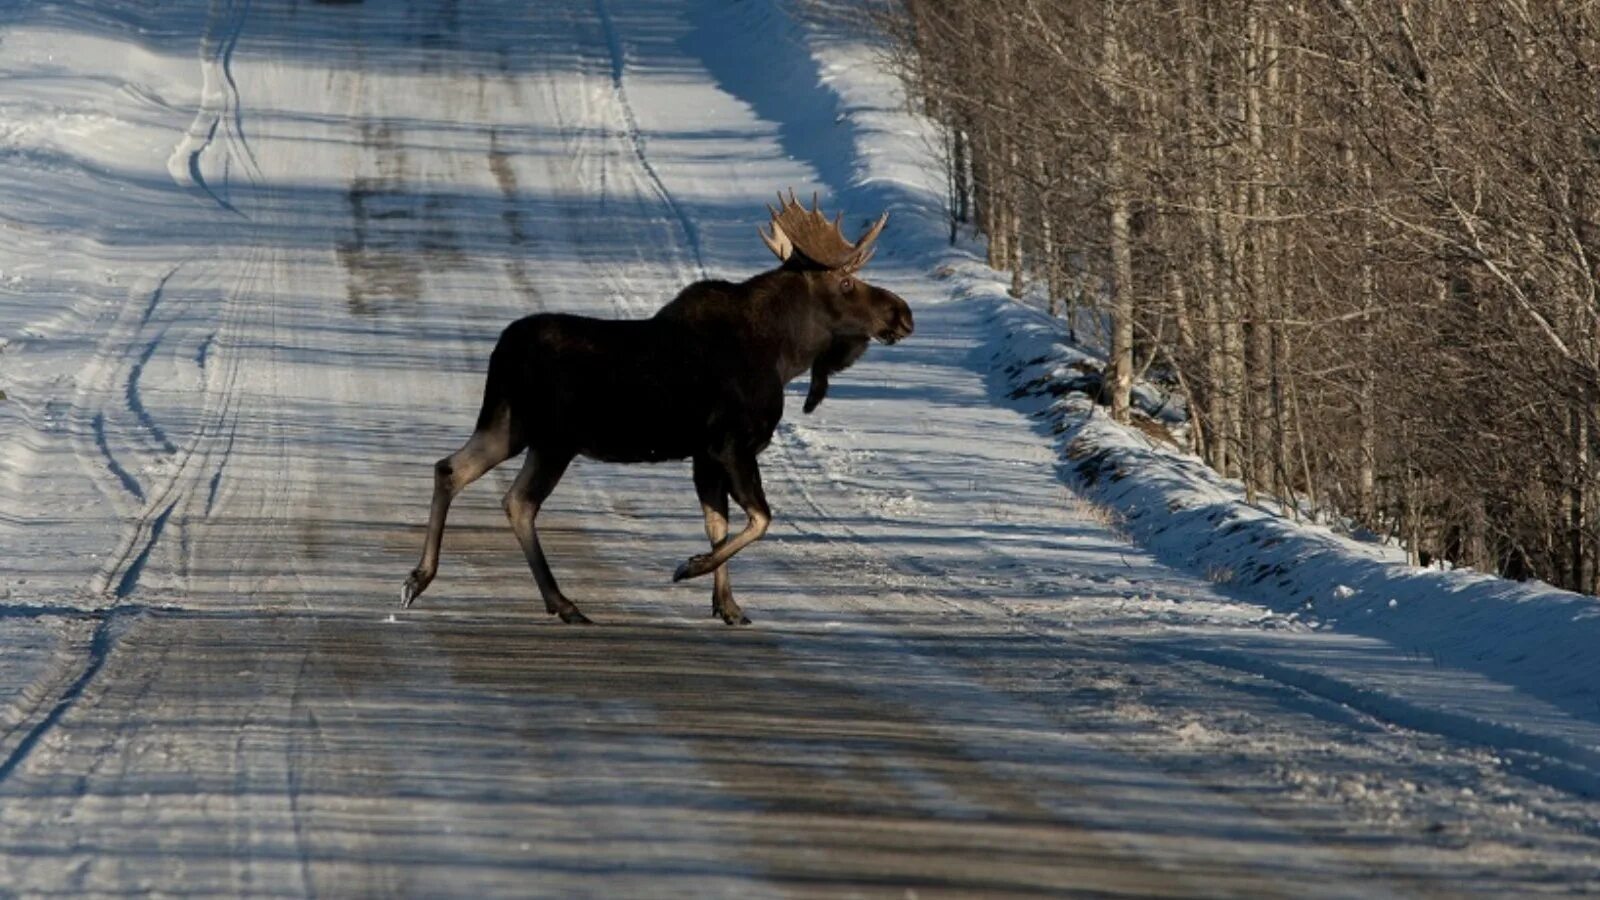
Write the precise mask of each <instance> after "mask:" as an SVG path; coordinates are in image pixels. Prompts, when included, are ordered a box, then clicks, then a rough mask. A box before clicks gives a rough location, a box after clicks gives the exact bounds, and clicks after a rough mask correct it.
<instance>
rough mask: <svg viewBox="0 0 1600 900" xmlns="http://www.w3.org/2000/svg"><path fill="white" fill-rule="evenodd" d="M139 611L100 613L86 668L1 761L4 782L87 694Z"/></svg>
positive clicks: (123, 609)
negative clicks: (123, 630)
mask: <svg viewBox="0 0 1600 900" xmlns="http://www.w3.org/2000/svg"><path fill="white" fill-rule="evenodd" d="M138 611H139V610H134V609H132V608H129V607H113V608H111V609H109V610H105V611H104V612H102V613H101V614H100V621H99V623H98V624H96V625H95V629H94V633H93V634H91V635H90V637H89V650H88V659H87V661H86V662H85V663H84V666H83V670H82V671H81V672H79V673H78V677H77V678H74V679H73V680H72V682H71V683H70V684H68V685H67V687H66V689H65V690H63V691H62V692H61V695H60V696H59V697H57V698H56V701H55V702H54V703H53V704H51V705H50V709H49V711H47V712H46V713H45V714H44V716H43V717H42V718H40V719H39V721H37V722H35V723H34V724H33V727H32V728H29V729H28V731H27V733H25V734H24V735H23V736H22V740H20V741H18V742H17V745H16V746H15V747H12V748H11V752H10V753H8V754H6V757H5V760H4V761H3V762H0V785H3V784H5V783H6V782H7V781H8V780H9V779H10V778H11V775H12V774H13V773H14V772H16V770H17V769H18V768H19V767H20V766H21V765H22V764H23V763H25V762H27V760H28V757H29V756H30V755H31V754H32V753H33V751H34V748H36V747H38V746H39V742H40V741H42V740H44V736H45V735H46V734H48V733H49V732H50V731H51V729H53V728H55V726H56V724H57V723H58V722H60V721H61V718H62V717H63V716H65V715H66V714H67V712H68V711H69V710H71V709H72V707H73V706H74V705H75V704H76V703H77V702H78V698H80V697H82V696H83V693H84V691H85V690H86V689H87V688H88V687H89V684H90V682H92V681H94V679H95V676H96V675H99V674H100V670H101V668H103V667H104V666H105V663H106V658H107V657H108V656H110V655H111V648H112V646H113V645H114V644H115V643H116V639H117V637H118V636H119V635H120V633H121V628H120V627H119V626H120V624H121V620H122V619H125V618H127V617H128V616H129V615H130V614H132V613H134V612H138Z"/></svg>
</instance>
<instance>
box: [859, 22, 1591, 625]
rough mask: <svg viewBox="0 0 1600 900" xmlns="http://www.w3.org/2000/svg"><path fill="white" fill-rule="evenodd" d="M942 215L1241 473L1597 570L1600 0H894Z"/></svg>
mask: <svg viewBox="0 0 1600 900" xmlns="http://www.w3.org/2000/svg"><path fill="white" fill-rule="evenodd" d="M884 15H885V23H886V26H887V29H888V31H889V32H890V34H891V36H892V40H891V45H892V53H893V55H894V62H895V64H896V66H897V69H898V71H899V72H900V73H901V75H902V77H903V78H904V80H905V82H906V84H907V86H908V90H909V94H910V97H911V98H912V101H913V102H914V103H915V104H916V105H917V107H918V109H920V110H921V111H923V112H925V113H926V114H928V115H929V116H931V117H932V118H933V119H934V120H935V121H936V122H937V123H938V124H939V126H940V129H939V130H940V133H941V135H942V144H943V146H942V148H941V149H942V158H943V163H944V166H945V169H946V175H947V182H948V187H949V211H950V227H951V237H952V240H955V239H956V238H957V237H958V236H959V235H962V234H966V233H971V232H972V231H975V232H976V233H977V234H978V235H980V236H981V237H982V238H983V239H984V241H985V243H986V246H987V253H988V259H989V263H990V264H991V265H992V266H994V267H996V268H998V269H1002V270H1006V271H1009V272H1010V275H1011V284H1012V291H1013V293H1014V294H1015V295H1016V296H1018V297H1024V296H1026V297H1031V298H1034V299H1036V300H1037V301H1038V302H1040V303H1041V305H1044V306H1046V307H1047V308H1048V309H1049V311H1050V312H1051V313H1052V314H1055V315H1060V316H1063V317H1065V318H1066V319H1067V321H1068V322H1070V323H1074V324H1076V325H1078V327H1079V328H1081V329H1089V330H1092V331H1093V332H1094V333H1093V334H1084V335H1081V337H1083V338H1084V339H1086V340H1088V341H1089V342H1091V343H1100V344H1101V345H1102V346H1103V347H1104V348H1105V349H1106V351H1107V358H1108V360H1109V362H1108V365H1107V371H1106V373H1105V377H1104V381H1103V383H1104V389H1103V394H1104V396H1103V398H1102V399H1103V402H1105V403H1106V404H1107V405H1109V407H1110V410H1111V412H1112V414H1113V415H1114V416H1116V417H1117V418H1119V419H1122V420H1127V418H1128V417H1129V415H1130V411H1129V402H1128V396H1129V386H1130V384H1131V383H1132V382H1133V380H1134V379H1135V378H1139V377H1145V378H1155V379H1159V380H1163V381H1165V382H1167V383H1169V384H1170V385H1171V386H1173V387H1174V388H1175V389H1176V390H1177V391H1179V392H1180V393H1181V395H1182V396H1183V397H1185V398H1186V399H1187V401H1188V403H1189V407H1190V410H1191V427H1190V429H1189V430H1188V433H1187V435H1186V437H1185V438H1184V439H1185V440H1186V441H1187V442H1188V444H1189V449H1192V450H1193V451H1194V452H1196V453H1197V454H1199V455H1200V456H1201V457H1202V458H1203V459H1204V460H1205V461H1206V462H1207V463H1208V464H1209V465H1211V466H1212V467H1214V468H1216V469H1217V470H1219V471H1221V472H1222V473H1224V474H1227V475H1229V476H1233V477H1237V478H1239V479H1242V480H1243V482H1244V483H1245V485H1246V486H1247V488H1248V490H1249V491H1251V492H1252V494H1253V495H1254V496H1256V497H1259V498H1261V500H1262V502H1267V503H1273V504H1279V505H1281V508H1282V509H1283V510H1285V512H1286V513H1288V514H1292V515H1296V516H1299V515H1311V516H1314V517H1317V518H1322V519H1324V520H1329V521H1340V522H1344V523H1348V524H1352V525H1355V526H1357V527H1359V528H1364V529H1369V530H1371V531H1372V532H1375V533H1377V534H1379V535H1382V536H1385V537H1388V538H1391V539H1394V540H1398V541H1400V542H1401V543H1403V544H1404V546H1405V547H1406V548H1407V550H1408V552H1409V553H1410V554H1411V556H1412V558H1413V560H1414V561H1416V562H1418V563H1422V564H1428V563H1433V562H1436V561H1440V560H1444V561H1448V562H1449V563H1451V564H1454V565H1460V566H1467V567H1471V568H1475V569H1478V570H1481V571H1487V572H1495V573H1499V574H1502V575H1505V576H1508V577H1513V578H1538V579H1542V580H1544V581H1547V582H1550V583H1552V584H1555V585H1558V586H1561V587H1565V588H1569V589H1572V590H1577V591H1582V592H1586V593H1595V592H1596V589H1597V587H1600V565H1597V562H1600V465H1597V460H1596V454H1597V451H1600V434H1597V430H1600V422H1597V421H1596V406H1597V399H1600V398H1597V389H1600V384H1597V380H1600V315H1597V313H1600V308H1597V297H1596V288H1597V274H1600V273H1597V270H1596V254H1597V253H1600V232H1597V224H1596V215H1597V209H1600V196H1597V194H1600V179H1597V175H1600V122H1597V116H1600V102H1597V100H1600V5H1596V4H1590V3H1560V2H1516V0H1487V2H1473V3H1464V4H1463V3H1456V2H1445V0H1323V2H1314V0H1313V2H1299V3H1266V2H1257V0H1161V2H1146V0H1133V2H1124V0H981V2H979V0H903V2H901V3H899V4H898V5H896V6H894V7H893V9H892V11H890V12H887V13H885V14H884Z"/></svg>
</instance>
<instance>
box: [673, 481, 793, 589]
mask: <svg viewBox="0 0 1600 900" xmlns="http://www.w3.org/2000/svg"><path fill="white" fill-rule="evenodd" d="M722 468H723V471H724V472H725V473H726V475H727V478H728V490H729V492H730V493H732V494H733V499H734V500H735V501H737V502H738V504H739V506H741V507H743V509H744V514H745V516H746V517H747V518H748V520H749V521H747V522H746V523H745V526H744V530H743V531H741V532H739V533H738V534H736V535H734V536H733V537H731V538H728V539H727V540H725V541H723V542H722V543H721V544H720V545H719V546H718V547H716V548H715V549H714V550H712V551H711V552H710V553H703V554H701V555H699V556H691V557H689V558H688V559H687V560H685V561H684V563H683V565H681V566H679V567H678V571H676V572H674V573H673V574H672V580H673V581H682V580H683V579H685V578H698V577H700V576H701V575H704V574H706V573H707V572H713V571H715V570H716V569H717V568H719V567H720V566H722V565H723V564H724V563H726V562H727V561H728V560H729V559H730V558H732V557H733V555H734V554H735V553H738V552H739V551H740V550H743V549H744V548H745V547H747V546H749V545H750V543H751V542H753V541H755V540H757V539H759V538H760V537H761V536H762V535H764V534H766V533H767V526H768V525H771V524H772V510H771V509H770V508H769V507H768V506H767V495H766V492H765V491H763V490H762V489H761V471H760V469H758V468H757V466H756V457H755V454H754V453H750V452H747V451H741V452H737V453H732V454H729V455H728V456H727V457H726V458H725V459H724V460H723V465H722Z"/></svg>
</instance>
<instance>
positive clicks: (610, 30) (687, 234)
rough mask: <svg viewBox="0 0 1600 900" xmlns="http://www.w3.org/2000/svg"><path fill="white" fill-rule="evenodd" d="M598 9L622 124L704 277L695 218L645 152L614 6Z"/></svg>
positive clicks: (600, 0)
mask: <svg viewBox="0 0 1600 900" xmlns="http://www.w3.org/2000/svg"><path fill="white" fill-rule="evenodd" d="M594 8H595V12H596V13H597V14H598V15H599V17H600V27H601V29H602V30H603V31H604V32H605V37H606V48H607V50H608V51H609V52H610V54H611V92H612V94H613V95H615V96H616V99H617V104H618V105H619V106H620V107H621V109H622V117H623V124H624V126H625V128H626V131H627V136H628V142H629V143H630V144H631V145H632V146H633V155H634V156H635V157H636V158H637V159H638V160H639V166H640V168H642V169H643V170H644V173H645V177H646V178H648V179H649V181H650V185H651V188H652V189H653V190H654V191H655V194H656V197H657V199H659V200H660V201H661V203H662V205H663V206H665V207H666V208H667V209H668V211H670V212H671V213H672V216H673V218H675V219H677V220H678V227H679V228H680V229H682V231H683V236H684V240H686V241H687V242H688V246H689V252H691V253H693V254H694V264H695V269H696V271H697V272H698V273H699V274H698V278H699V279H701V280H704V279H706V278H709V277H710V275H709V274H708V272H707V270H706V260H705V254H704V253H703V252H702V250H701V246H700V229H699V228H698V227H696V225H695V223H694V220H693V219H691V218H690V217H689V214H688V212H686V211H685V210H684V208H683V206H682V205H680V204H679V203H678V201H677V198H675V197H674V196H673V195H672V192H671V191H669V190H667V185H666V182H664V181H662V180H661V174H660V173H659V172H657V171H656V167H655V165H654V164H653V163H651V162H650V157H649V156H648V155H647V154H646V153H645V140H644V133H643V132H642V131H640V129H639V117H638V115H637V114H636V113H635V112H634V109H633V104H632V103H631V102H630V101H629V100H628V88H627V84H626V82H625V80H624V77H623V76H624V74H625V72H626V69H627V56H626V55H625V54H624V52H623V48H622V38H621V36H619V35H618V34H617V26H616V23H614V22H613V21H612V20H611V10H610V9H609V8H608V7H607V6H606V0H595V4H594Z"/></svg>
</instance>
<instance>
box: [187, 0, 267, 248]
mask: <svg viewBox="0 0 1600 900" xmlns="http://www.w3.org/2000/svg"><path fill="white" fill-rule="evenodd" d="M219 12H220V13H221V15H220V16H219ZM249 12H250V0H241V2H237V3H235V2H231V0H221V2H218V3H214V4H213V6H212V12H211V15H210V16H209V17H208V19H207V23H206V32H205V35H204V36H203V37H202V39H201V43H200V69H201V79H202V86H201V92H200V108H199V109H198V110H196V112H195V118H194V121H193V122H192V123H191V124H190V125H189V129H188V131H186V132H185V133H184V136H183V139H182V140H180V141H179V142H178V144H177V146H176V147H174V148H173V150H172V155H171V156H170V157H169V158H168V159H167V172H168V174H169V175H171V176H172V180H173V181H174V182H176V183H177V184H178V185H179V186H183V187H189V188H192V189H194V190H197V191H199V192H201V193H202V194H204V195H205V196H207V197H209V198H210V199H211V201H212V202H214V203H215V204H216V205H217V206H218V207H220V208H222V209H225V210H227V211H228V212H230V213H233V214H234V215H237V216H241V217H243V216H244V213H243V212H241V211H240V210H239V209H238V208H237V207H236V206H234V205H233V203H232V202H230V201H229V200H227V199H226V198H225V197H223V196H222V194H221V193H218V191H217V190H216V189H215V188H213V187H212V185H211V184H210V183H209V182H208V181H207V179H206V177H205V173H204V172H203V171H202V169H201V161H202V158H203V157H204V155H205V153H206V151H207V150H209V149H211V147H213V146H215V145H216V141H217V136H218V132H219V131H220V132H221V133H222V138H223V141H224V144H225V146H226V147H227V148H228V150H229V152H228V154H227V155H226V156H225V157H224V158H223V160H222V166H223V179H222V185H221V190H222V192H223V193H226V192H227V190H228V176H229V173H230V172H231V169H232V164H231V160H232V158H233V155H234V150H235V149H237V150H238V152H239V154H240V155H241V157H242V158H243V160H244V161H245V164H246V165H245V171H246V175H247V176H248V177H249V178H250V179H251V181H252V182H254V181H256V180H257V179H258V178H259V176H260V171H261V170H260V166H259V164H258V163H257V162H256V158H255V151H254V150H253V149H252V148H251V147H250V143H249V141H248V140H247V139H246V138H245V133H244V113H243V104H242V103H241V102H240V95H239V85H238V83H237V82H236V81H235V80H234V77H233V53H234V49H235V48H236V47H237V46H238V43H239V36H240V34H241V33H242V32H243V31H244V22H245V18H246V17H247V16H248V15H249Z"/></svg>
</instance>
